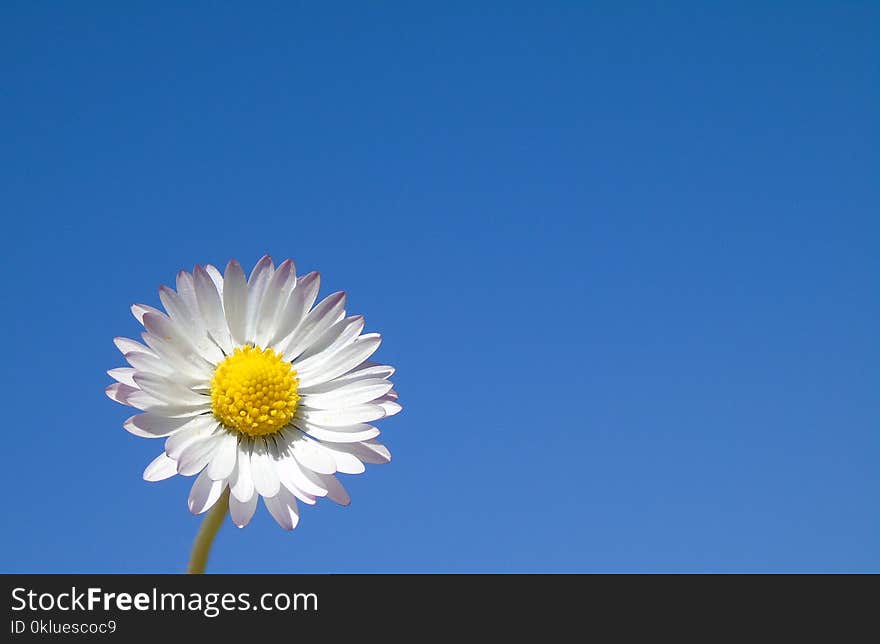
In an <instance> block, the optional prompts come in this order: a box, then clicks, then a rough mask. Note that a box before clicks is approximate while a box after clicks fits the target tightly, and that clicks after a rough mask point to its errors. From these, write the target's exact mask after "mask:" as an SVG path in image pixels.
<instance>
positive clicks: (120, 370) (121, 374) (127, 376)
mask: <svg viewBox="0 0 880 644" xmlns="http://www.w3.org/2000/svg"><path fill="white" fill-rule="evenodd" d="M107 375H108V376H110V377H111V378H113V380H115V381H116V382H121V383H122V384H124V385H128V386H129V387H137V383H135V381H134V380H133V376H134V369H132V368H131V367H116V368H115V369H110V370H108V371H107Z"/></svg>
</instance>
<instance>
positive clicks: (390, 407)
mask: <svg viewBox="0 0 880 644" xmlns="http://www.w3.org/2000/svg"><path fill="white" fill-rule="evenodd" d="M375 403H376V404H377V405H379V406H380V407H382V409H384V410H385V418H388V417H389V416H394V415H395V414H399V413H400V412H401V411H402V410H403V407H402V406H401V405H400V404H399V403H397V402H395V401H393V400H383V399H381V398H380V399H379V400H377V401H375Z"/></svg>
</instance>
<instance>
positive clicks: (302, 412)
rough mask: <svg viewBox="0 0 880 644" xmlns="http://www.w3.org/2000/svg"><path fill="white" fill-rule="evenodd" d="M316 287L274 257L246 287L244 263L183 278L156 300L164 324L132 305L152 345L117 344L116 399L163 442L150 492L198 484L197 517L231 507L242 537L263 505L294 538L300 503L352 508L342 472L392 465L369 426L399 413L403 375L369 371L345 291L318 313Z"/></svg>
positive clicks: (372, 366) (369, 341)
mask: <svg viewBox="0 0 880 644" xmlns="http://www.w3.org/2000/svg"><path fill="white" fill-rule="evenodd" d="M319 284H320V276H319V275H318V273H308V274H307V275H303V276H301V277H297V276H296V269H295V267H294V264H293V262H292V261H291V260H287V261H285V262H283V263H281V264H280V265H278V266H277V267H275V266H274V265H273V262H272V260H271V258H269V257H268V256H266V257H263V258H262V259H261V260H260V261H259V262H258V263H257V265H256V266H255V267H254V269H253V271H252V272H251V274H250V277H248V278H247V279H246V278H245V274H244V272H243V270H242V268H241V266H240V265H239V263H238V262H236V261H235V260H232V261H230V262H229V263H228V265H227V266H226V270H225V272H224V273H223V274H221V273H220V271H219V270H218V269H217V268H215V267H214V266H211V265H207V266H204V267H202V266H196V267H195V270H194V271H193V272H192V273H189V272H187V271H181V272H180V273H178V275H177V283H176V286H177V289H176V290H174V289H171V288H169V287H167V286H162V287H161V288H160V289H159V299H160V300H161V302H162V306H163V307H164V309H165V311H164V312H163V311H160V310H158V309H156V308H153V307H151V306H147V305H144V304H135V305H133V306H132V313H133V314H134V316H135V318H136V319H137V320H138V322H140V323H141V324H142V325H143V326H144V332H143V333H142V334H141V337H142V339H143V343H141V342H137V341H135V340H130V339H128V338H116V339H115V340H114V342H115V344H116V346H117V347H118V348H119V350H120V351H121V352H122V354H123V356H124V357H125V360H126V361H127V362H128V364H129V365H130V366H128V367H121V368H117V369H111V370H110V371H109V372H108V373H109V374H110V376H111V377H112V378H113V379H114V380H116V381H117V382H116V383H115V384H112V385H110V386H109V387H107V395H108V396H109V397H110V398H111V399H112V400H115V401H117V402H119V403H122V404H124V405H129V406H131V407H135V408H136V409H138V410H140V412H141V413H138V414H135V415H134V416H131V417H130V418H129V419H128V420H126V421H125V423H124V427H125V429H127V430H128V431H129V432H131V433H132V434H134V435H135V436H142V437H145V438H164V439H165V449H164V451H163V452H162V453H161V454H159V456H158V457H157V458H156V459H155V460H153V461H152V462H151V463H150V464H149V465H148V466H147V468H146V470H145V471H144V479H146V480H147V481H159V480H162V479H166V478H169V477H171V476H174V475H175V474H182V475H184V476H195V477H196V479H195V482H194V483H193V485H192V489H191V491H190V494H189V509H190V511H191V512H193V513H196V514H199V513H202V512H206V511H207V510H209V509H211V508H212V507H214V506H215V504H217V505H224V507H223V513H224V514H225V503H226V500H227V498H228V507H229V514H230V516H231V518H232V521H233V522H234V523H235V524H236V525H237V526H239V527H243V526H245V525H247V523H248V522H249V521H250V520H251V517H252V516H253V514H254V511H255V509H256V506H257V501H258V499H259V497H262V498H263V501H264V503H265V505H266V508H267V509H268V510H269V513H270V514H271V515H272V516H273V517H274V518H275V520H276V521H277V522H278V524H279V525H280V526H281V527H282V528H285V529H287V530H292V529H293V528H294V527H296V525H297V523H298V521H299V510H298V507H297V500H299V501H302V502H303V503H306V504H314V503H315V502H316V500H317V499H318V498H320V497H324V496H326V497H328V498H329V499H331V500H333V501H335V502H336V503H339V504H341V505H347V504H348V503H349V496H348V494H347V492H346V491H345V489H344V488H343V487H342V485H341V484H340V482H339V481H338V480H337V478H336V473H338V472H341V473H345V474H359V473H361V472H363V471H364V469H365V468H364V464H365V463H387V462H388V461H389V460H390V459H391V455H390V453H389V452H388V450H387V449H386V448H385V447H384V446H383V445H382V444H381V443H379V442H378V441H377V440H376V437H377V436H378V435H379V430H378V429H377V428H376V427H375V426H374V425H373V424H372V423H374V422H375V421H377V420H379V419H381V418H384V417H386V416H392V415H394V414H396V413H398V412H399V411H400V410H401V407H400V405H399V404H398V403H397V393H396V392H395V391H394V389H393V385H392V383H391V382H390V381H389V378H390V377H391V375H392V373H394V369H393V368H392V367H390V366H387V365H383V364H379V363H376V362H371V361H370V360H369V358H370V356H371V355H372V354H373V353H374V352H375V351H376V349H377V348H378V347H379V343H380V341H381V339H380V336H379V335H378V334H376V333H363V330H364V318H363V316H360V315H355V316H346V312H345V293H344V292H337V293H333V294H331V295H329V296H327V297H326V298H324V299H323V300H321V301H320V302H319V303H318V304H317V305H315V301H316V298H317V295H318V287H319ZM215 510H216V508H215ZM222 516H223V515H221V519H222Z"/></svg>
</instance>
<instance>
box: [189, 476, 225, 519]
mask: <svg viewBox="0 0 880 644" xmlns="http://www.w3.org/2000/svg"><path fill="white" fill-rule="evenodd" d="M225 489H226V481H212V480H211V478H210V477H209V476H208V473H207V472H202V473H201V474H199V476H198V477H197V478H196V481H195V483H193V486H192V489H191V490H190V492H189V503H188V505H189V511H190V512H192V513H193V514H201V513H202V512H206V511H207V510H210V509H211V508H212V507H213V506H214V504H215V503H216V502H217V499H219V498H220V495H221V494H223V490H225Z"/></svg>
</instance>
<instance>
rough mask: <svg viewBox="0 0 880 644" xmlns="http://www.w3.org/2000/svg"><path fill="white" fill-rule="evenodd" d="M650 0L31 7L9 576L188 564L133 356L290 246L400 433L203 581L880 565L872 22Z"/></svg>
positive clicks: (8, 153) (9, 316)
mask: <svg viewBox="0 0 880 644" xmlns="http://www.w3.org/2000/svg"><path fill="white" fill-rule="evenodd" d="M181 4H185V5H186V6H175V5H181ZM623 4H626V6H625V7H623V6H621V3H616V2H607V3H580V2H556V3H500V2H499V3H485V2H480V3H472V2H467V3H465V2H452V3H442V4H434V5H428V4H426V3H381V4H376V3H342V2H334V3H161V2H160V3H152V2H151V3H126V4H125V6H121V5H119V4H118V3H88V4H83V3H76V4H74V3H66V4H62V3H33V2H5V3H3V6H2V8H0V61H2V62H0V71H2V74H0V76H2V78H3V82H2V84H0V123H2V126H0V127H2V145H0V208H2V213H3V214H2V217H3V228H4V230H3V233H4V234H3V242H2V246H3V248H2V251H3V252H2V254H0V266H2V269H3V274H4V276H5V277H4V282H3V298H2V301H0V307H2V322H0V325H2V331H3V336H4V338H5V343H4V346H3V353H2V355H3V363H4V368H3V370H2V372H0V379H2V380H0V385H2V390H3V391H4V393H5V396H6V405H5V408H4V419H5V423H4V425H5V431H6V440H5V449H4V452H3V467H2V468H0V483H2V486H3V490H4V492H5V493H4V506H5V508H4V509H5V514H4V517H5V518H4V529H3V530H2V531H0V546H2V547H0V552H2V553H4V554H3V555H2V558H0V570H2V571H5V572H19V571H21V572H150V571H160V572H177V571H180V570H182V569H183V568H184V566H185V563H186V558H187V556H188V551H189V547H190V543H191V540H192V537H193V536H194V534H195V532H196V530H197V528H198V524H199V518H197V517H193V516H191V515H190V514H189V512H188V511H187V508H186V495H187V493H188V489H189V485H190V484H191V479H182V478H176V479H172V480H169V481H164V482H161V483H154V484H149V483H145V482H144V481H142V480H141V472H142V470H143V467H144V466H145V465H146V463H148V462H149V461H150V460H151V459H152V458H153V456H155V454H157V453H158V452H159V451H160V450H161V444H160V443H159V442H150V441H147V440H144V439H139V438H135V437H133V436H131V435H129V434H127V433H126V432H125V431H124V430H123V429H122V428H121V423H122V421H123V420H124V419H125V418H126V417H127V416H128V415H130V412H129V410H128V409H126V408H124V407H121V406H119V405H116V404H114V403H112V402H111V401H109V400H108V399H107V398H106V397H105V395H104V387H105V386H106V385H107V384H109V382H110V379H109V378H108V377H107V376H106V375H105V370H106V369H108V368H111V367H114V366H120V365H121V364H122V363H121V358H120V356H119V355H118V353H117V351H116V349H115V347H114V346H113V344H112V342H111V339H112V338H113V337H114V336H117V335H126V336H131V335H134V334H136V333H137V332H138V324H137V322H136V321H135V320H134V319H133V318H132V317H131V316H130V314H129V312H128V307H129V305H130V304H131V303H132V302H145V303H148V304H153V305H158V296H157V294H156V289H157V288H158V286H159V285H160V284H163V283H164V284H170V283H171V282H172V280H173V278H174V275H175V273H176V272H177V270H179V269H180V268H182V267H188V268H191V267H192V266H193V265H194V264H196V263H206V262H212V263H216V264H225V262H226V261H227V260H228V259H229V258H230V257H235V258H237V259H239V260H240V261H241V262H242V263H243V264H244V265H245V266H246V268H247V269H250V267H251V266H253V264H254V262H255V261H256V260H257V259H258V258H259V257H260V256H261V255H262V254H263V253H266V252H268V253H270V254H272V255H273V257H274V258H275V259H276V260H278V261H280V260H282V259H284V258H287V257H293V258H294V259H295V261H296V262H297V266H298V267H299V270H300V272H301V273H302V272H307V271H310V270H319V271H321V273H322V275H323V286H322V293H325V294H326V293H329V292H331V291H334V290H339V289H344V290H346V291H347V292H348V293H349V307H348V308H349V311H351V312H352V313H363V314H365V315H366V319H367V331H380V332H381V333H382V334H383V336H384V338H385V341H384V344H383V346H382V348H381V349H380V352H379V354H378V356H379V357H380V359H382V360H383V361H386V362H389V363H391V364H394V365H396V366H397V368H398V371H397V374H396V375H395V382H396V384H397V389H398V390H399V391H400V394H401V402H402V403H403V404H404V412H403V413H402V414H400V415H398V416H396V417H394V418H392V419H389V420H387V421H385V422H384V424H383V425H382V429H383V430H384V431H383V439H384V440H385V442H386V443H387V445H388V446H389V447H390V449H391V451H392V453H393V455H394V460H393V462H392V463H391V464H390V465H385V466H373V467H371V468H370V469H369V470H368V472H367V473H366V474H365V475H361V476H358V477H344V480H345V483H346V485H347V487H348V489H349V490H350V492H351V494H352V497H353V503H352V505H351V506H350V507H348V508H340V507H337V506H335V505H333V504H331V503H329V502H325V503H319V504H318V506H316V507H312V508H305V509H304V510H303V511H302V521H301V523H300V526H299V527H298V528H297V529H296V531H294V532H293V533H286V532H284V531H282V530H280V529H279V528H278V527H277V526H276V525H275V524H274V522H273V521H272V519H271V517H270V516H269V515H268V513H267V512H266V511H265V508H263V507H262V506H261V507H260V508H259V510H258V514H257V516H256V518H255V520H254V522H253V523H252V524H251V525H250V526H249V527H247V528H246V529H244V530H237V529H236V528H234V527H233V526H232V525H231V524H227V525H226V527H225V528H224V529H223V530H222V531H221V533H220V535H219V537H218V541H217V544H216V546H215V549H214V553H213V555H212V559H211V562H210V564H209V570H212V571H217V572H248V571H254V572H508V571H513V572H542V571H543V572H567V571H577V572H591V571H595V572H609V571H612V572H630V571H694V572H701V571H880V517H878V513H877V500H878V493H880V470H878V457H880V449H878V448H880V438H878V420H880V418H878V415H880V414H878V397H877V385H878V382H880V378H878V376H880V373H878V368H880V346H878V338H877V329H878V328H880V327H878V322H880V301H878V290H877V286H878V283H877V276H878V271H877V269H878V266H877V249H878V219H877V213H878V205H880V203H878V201H880V200H878V183H877V178H878V168H880V164H878V161H880V159H878V147H877V142H878V121H877V113H878V107H880V101H878V98H880V96H878V92H880V90H878V87H880V84H878V60H880V56H878V53H880V52H878V47H877V41H878V38H877V36H878V33H877V25H878V18H880V15H878V6H877V5H876V3H870V2H846V3H843V2H837V3H830V2H815V3H814V2H797V3H794V2H791V3H784V2H775V3H737V4H734V5H725V6H723V7H722V6H720V5H716V4H712V5H711V6H710V5H707V4H706V3H684V2H683V3H674V4H675V6H674V7H671V6H667V3H623ZM368 5H370V6H368Z"/></svg>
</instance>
